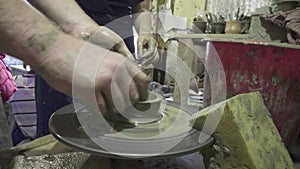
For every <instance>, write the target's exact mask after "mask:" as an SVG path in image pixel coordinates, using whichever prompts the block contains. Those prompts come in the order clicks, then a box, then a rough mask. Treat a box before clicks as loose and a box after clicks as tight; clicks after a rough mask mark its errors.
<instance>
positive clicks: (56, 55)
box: [36, 36, 147, 113]
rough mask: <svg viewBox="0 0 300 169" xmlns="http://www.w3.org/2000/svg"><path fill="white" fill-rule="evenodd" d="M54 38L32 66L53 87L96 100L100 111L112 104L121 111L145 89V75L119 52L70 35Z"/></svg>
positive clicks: (89, 101)
mask: <svg viewBox="0 0 300 169" xmlns="http://www.w3.org/2000/svg"><path fill="white" fill-rule="evenodd" d="M56 39H58V40H57V41H55V45H53V48H52V49H51V48H50V49H47V51H46V52H44V53H45V54H47V56H48V57H45V59H44V60H42V62H41V63H40V64H38V65H39V66H38V67H37V68H36V70H37V72H38V73H39V74H40V75H41V76H42V77H43V78H44V79H45V80H46V81H47V82H48V83H49V84H50V85H51V86H53V87H54V88H56V89H57V90H59V91H61V92H63V93H65V94H68V95H72V96H73V97H74V98H75V99H76V100H79V101H80V102H82V103H86V104H91V103H93V102H94V101H97V102H95V103H97V104H98V107H99V108H100V110H101V112H102V113H107V112H109V108H112V107H115V105H117V110H120V111H122V110H124V109H125V108H126V107H128V105H130V104H131V103H130V101H131V102H132V103H135V102H137V101H139V99H140V98H141V97H142V95H143V93H146V92H147V90H146V89H147V88H145V87H144V86H147V76H146V75H145V74H144V73H143V72H142V71H141V70H140V69H139V68H138V67H137V66H136V65H134V64H133V63H131V62H130V61H129V60H128V59H126V58H125V57H124V56H123V55H121V54H119V53H116V52H113V51H110V50H107V49H105V48H102V47H99V46H97V45H94V44H91V43H86V42H84V41H82V40H80V39H77V38H73V37H71V36H63V37H58V38H56ZM76 93H77V94H76ZM127 96H129V97H127ZM118 108H119V109H118Z"/></svg>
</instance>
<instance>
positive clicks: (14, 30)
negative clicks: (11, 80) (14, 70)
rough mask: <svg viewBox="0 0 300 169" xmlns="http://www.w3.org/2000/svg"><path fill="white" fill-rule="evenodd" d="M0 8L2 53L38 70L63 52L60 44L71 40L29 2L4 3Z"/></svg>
mask: <svg viewBox="0 0 300 169" xmlns="http://www.w3.org/2000/svg"><path fill="white" fill-rule="evenodd" d="M0 6H1V9H0V32H1V37H0V52H5V53H8V54H10V55H13V56H15V57H17V58H19V59H22V60H23V61H24V62H26V63H28V64H30V65H31V66H32V67H34V68H36V67H39V66H40V65H41V64H42V63H43V62H44V61H45V60H46V59H47V58H48V57H52V56H55V53H56V52H57V54H58V53H59V52H61V51H59V47H58V46H61V45H62V44H59V43H60V41H62V39H67V38H70V37H68V36H66V35H64V34H63V32H62V31H61V30H60V29H59V28H57V27H56V26H54V25H53V24H52V23H51V22H49V20H48V19H47V18H46V17H45V16H43V15H42V14H41V13H39V12H38V11H37V10H35V9H34V8H33V7H32V6H30V5H29V4H28V3H27V2H26V1H23V0H9V1H0ZM68 45H74V44H66V46H68ZM60 48H61V47H60Z"/></svg>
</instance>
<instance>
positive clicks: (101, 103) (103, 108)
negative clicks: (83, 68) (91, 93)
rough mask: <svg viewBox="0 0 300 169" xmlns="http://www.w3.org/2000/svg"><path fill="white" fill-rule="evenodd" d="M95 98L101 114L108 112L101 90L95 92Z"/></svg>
mask: <svg viewBox="0 0 300 169" xmlns="http://www.w3.org/2000/svg"><path fill="white" fill-rule="evenodd" d="M96 100H97V104H98V107H99V109H100V112H101V113H102V115H105V114H106V113H107V112H108V109H107V106H106V102H105V98H104V96H103V93H102V92H96Z"/></svg>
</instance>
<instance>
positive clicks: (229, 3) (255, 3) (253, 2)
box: [206, 0, 273, 19]
mask: <svg viewBox="0 0 300 169" xmlns="http://www.w3.org/2000/svg"><path fill="white" fill-rule="evenodd" d="M272 3H273V0H226V1H224V0H207V6H206V10H207V11H209V12H212V13H214V14H217V15H223V16H224V17H226V18H227V19H228V14H230V15H231V16H234V14H235V13H236V12H237V9H238V7H240V11H241V13H244V14H248V15H249V14H250V13H251V12H254V11H255V9H256V8H260V7H264V6H270V5H271V4H272ZM241 13H240V14H241Z"/></svg>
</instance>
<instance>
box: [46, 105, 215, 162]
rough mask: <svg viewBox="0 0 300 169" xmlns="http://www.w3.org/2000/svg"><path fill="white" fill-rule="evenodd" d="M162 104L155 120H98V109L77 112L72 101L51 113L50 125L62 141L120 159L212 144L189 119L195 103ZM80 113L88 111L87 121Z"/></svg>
mask: <svg viewBox="0 0 300 169" xmlns="http://www.w3.org/2000/svg"><path fill="white" fill-rule="evenodd" d="M161 107H162V108H161V109H160V110H159V111H161V114H162V117H161V118H160V119H159V120H157V121H154V122H152V123H146V124H144V123H142V124H130V123H114V122H109V123H107V121H105V122H100V123H99V121H97V122H95V121H96V120H95V119H96V116H97V117H99V113H98V114H97V113H95V112H94V113H93V112H91V111H89V110H86V109H85V108H82V109H81V110H79V111H78V110H77V113H75V108H74V105H73V104H70V105H67V106H65V107H63V108H61V109H59V110H58V111H57V112H55V113H54V114H53V115H52V116H51V118H50V121H49V129H50V132H51V133H52V134H53V135H54V137H56V138H57V139H58V140H59V141H61V142H62V143H64V144H67V145H69V146H71V147H73V148H75V149H78V150H80V151H85V152H88V153H91V154H94V155H99V156H104V157H110V158H119V159H128V158H129V159H133V158H136V159H149V158H162V157H171V156H182V155H186V154H191V153H193V152H199V151H201V150H202V149H203V148H205V147H207V146H209V145H211V144H212V142H213V138H212V137H209V138H208V139H206V140H204V141H201V142H200V141H199V136H200V133H201V132H200V131H198V130H195V129H193V128H192V127H191V124H190V123H189V120H190V117H191V115H192V114H193V113H196V112H197V109H196V108H195V107H192V106H188V107H187V106H186V107H185V106H180V105H178V104H176V103H173V102H167V103H162V106H161ZM179 107H180V108H179ZM81 113H82V114H83V113H84V115H86V119H84V123H85V124H83V123H80V122H81V120H82V119H81V120H79V118H81V117H80V116H81V115H80V114H81ZM101 123H103V124H101ZM104 123H105V124H104ZM107 124H109V125H108V126H109V127H107ZM103 126H106V127H103ZM164 149H166V151H164ZM160 150H161V152H160Z"/></svg>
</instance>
